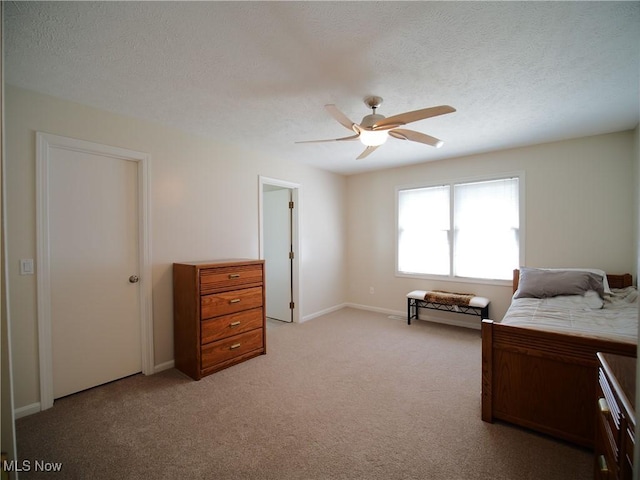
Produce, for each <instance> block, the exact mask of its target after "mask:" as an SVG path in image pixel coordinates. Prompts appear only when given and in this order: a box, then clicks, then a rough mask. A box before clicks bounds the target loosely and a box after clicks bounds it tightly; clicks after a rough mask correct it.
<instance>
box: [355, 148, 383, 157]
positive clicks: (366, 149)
mask: <svg viewBox="0 0 640 480" xmlns="http://www.w3.org/2000/svg"><path fill="white" fill-rule="evenodd" d="M379 146H380V145H376V146H375V147H367V148H365V149H364V152H362V153H361V154H360V156H358V158H356V160H362V159H363V158H364V157H366V156H368V155H370V154H372V153H373V152H374V151H375V150H376V148H378V147H379Z"/></svg>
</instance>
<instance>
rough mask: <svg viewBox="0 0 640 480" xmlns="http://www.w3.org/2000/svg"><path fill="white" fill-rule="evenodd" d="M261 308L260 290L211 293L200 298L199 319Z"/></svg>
mask: <svg viewBox="0 0 640 480" xmlns="http://www.w3.org/2000/svg"><path fill="white" fill-rule="evenodd" d="M261 306H262V288H261V287H253V288H243V289H240V290H233V291H232V292H221V293H213V294H211V295H205V296H203V297H200V319H201V320H206V319H207V318H212V317H218V316H220V315H228V314H230V313H235V312H241V311H243V310H249V309H250V308H258V307H261Z"/></svg>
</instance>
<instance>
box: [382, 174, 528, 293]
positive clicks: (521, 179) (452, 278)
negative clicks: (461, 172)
mask: <svg viewBox="0 0 640 480" xmlns="http://www.w3.org/2000/svg"><path fill="white" fill-rule="evenodd" d="M508 178H517V179H518V214H519V228H518V236H519V241H518V250H519V252H518V255H519V265H524V264H525V261H524V260H525V239H526V234H525V225H526V221H525V173H524V171H513V172H505V173H498V174H491V175H476V176H471V177H460V178H455V179H447V180H433V181H431V182H420V183H413V184H405V185H397V186H396V187H395V198H394V200H395V225H394V228H395V230H394V244H395V252H394V253H395V259H394V264H395V276H396V277H399V278H417V279H422V280H438V281H446V282H458V283H473V284H486V285H500V286H508V285H511V284H512V280H511V279H509V280H497V279H486V278H474V277H461V276H456V275H454V274H453V254H454V249H453V235H452V233H453V232H450V234H449V250H450V259H449V274H448V275H437V274H431V273H410V272H401V271H400V270H399V268H398V256H399V236H400V235H399V226H400V225H399V217H400V211H399V206H400V205H399V195H400V192H401V191H402V190H412V189H419V188H432V187H438V186H449V195H450V203H449V216H450V221H451V228H453V225H454V218H453V217H454V209H455V205H454V203H453V201H454V200H453V196H454V186H455V185H458V184H465V183H478V182H490V181H494V180H505V179H508ZM519 265H518V266H519ZM514 268H516V267H514Z"/></svg>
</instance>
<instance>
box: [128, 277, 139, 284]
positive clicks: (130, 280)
mask: <svg viewBox="0 0 640 480" xmlns="http://www.w3.org/2000/svg"><path fill="white" fill-rule="evenodd" d="M139 280H140V279H139V278H138V276H137V275H131V276H130V277H129V283H138V281H139Z"/></svg>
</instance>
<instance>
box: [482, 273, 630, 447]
mask: <svg viewBox="0 0 640 480" xmlns="http://www.w3.org/2000/svg"><path fill="white" fill-rule="evenodd" d="M529 270H545V272H542V273H541V275H551V274H552V272H553V271H551V270H547V269H525V268H524V267H523V268H522V272H520V270H515V271H514V276H513V291H514V298H513V300H512V303H511V306H510V307H509V310H508V311H507V313H506V315H505V318H504V319H503V320H502V321H501V322H494V321H492V320H483V321H482V420H484V421H486V422H493V421H494V420H501V421H505V422H509V423H512V424H515V425H518V426H521V427H525V428H528V429H532V430H535V431H538V432H541V433H544V434H548V435H551V436H553V437H556V438H559V439H562V440H566V441H569V442H572V443H575V444H578V445H582V446H585V447H590V448H592V447H593V443H594V439H595V420H596V415H595V405H596V402H597V398H596V383H597V366H596V365H597V359H596V353H597V352H609V353H617V354H621V355H630V356H635V355H636V345H637V322H638V306H637V290H635V288H633V287H632V277H631V275H630V274H623V275H609V274H607V275H604V276H603V277H601V279H602V282H603V288H602V289H601V290H600V289H599V288H598V287H594V288H595V290H593V291H592V290H590V289H589V290H587V291H585V292H583V293H582V296H583V297H584V302H582V301H580V299H578V298H577V296H576V295H579V294H576V295H573V293H574V292H572V293H571V297H573V298H557V299H553V298H552V297H549V296H545V295H544V294H543V298H541V299H537V298H535V295H536V292H533V295H532V296H527V295H526V293H527V288H528V287H527V286H525V285H524V283H523V284H520V279H521V273H522V274H523V276H522V279H523V280H525V278H526V279H528V278H529V277H528V276H527V277H525V276H524V274H525V273H527V274H528V273H529ZM565 272H566V270H565ZM602 273H604V272H602ZM589 274H590V276H597V272H596V273H594V272H589ZM569 275H572V274H569ZM541 278H544V277H540V278H538V279H537V281H539V280H540V279H541ZM556 279H557V277H556ZM556 279H554V280H553V281H552V282H551V283H553V282H555V281H556ZM604 279H606V281H604ZM592 280H593V278H592ZM596 283H597V282H596ZM527 285H531V282H527ZM519 287H520V290H519ZM607 287H608V288H607ZM582 288H587V287H584V286H583V287H582ZM588 288H590V287H588ZM534 290H535V289H534ZM543 290H544V288H543ZM552 290H553V289H552ZM605 290H606V291H605ZM596 291H597V292H598V293H597V294H595V292H596ZM522 292H525V295H524V296H520V294H522ZM546 293H550V294H553V293H556V292H546ZM560 296H561V295H559V297H560ZM516 297H518V298H516ZM596 297H598V298H600V299H601V301H602V308H598V305H597V301H598V298H596ZM634 297H635V298H634ZM538 300H540V301H538ZM593 302H595V303H594V304H593V305H592V304H591V303H593ZM572 303H575V305H572ZM585 303H586V304H587V305H585ZM523 305H524V307H523ZM549 305H550V306H551V308H550V310H549V309H547V310H545V308H546V307H549ZM618 307H620V311H619V310H618ZM583 319H586V322H587V325H588V327H587V328H586V329H585V328H582V329H580V325H581V323H583V322H582V320H583ZM612 323H613V324H616V325H618V327H616V328H611V324H612ZM601 327H602V328H601ZM576 328H578V329H579V330H576Z"/></svg>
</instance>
